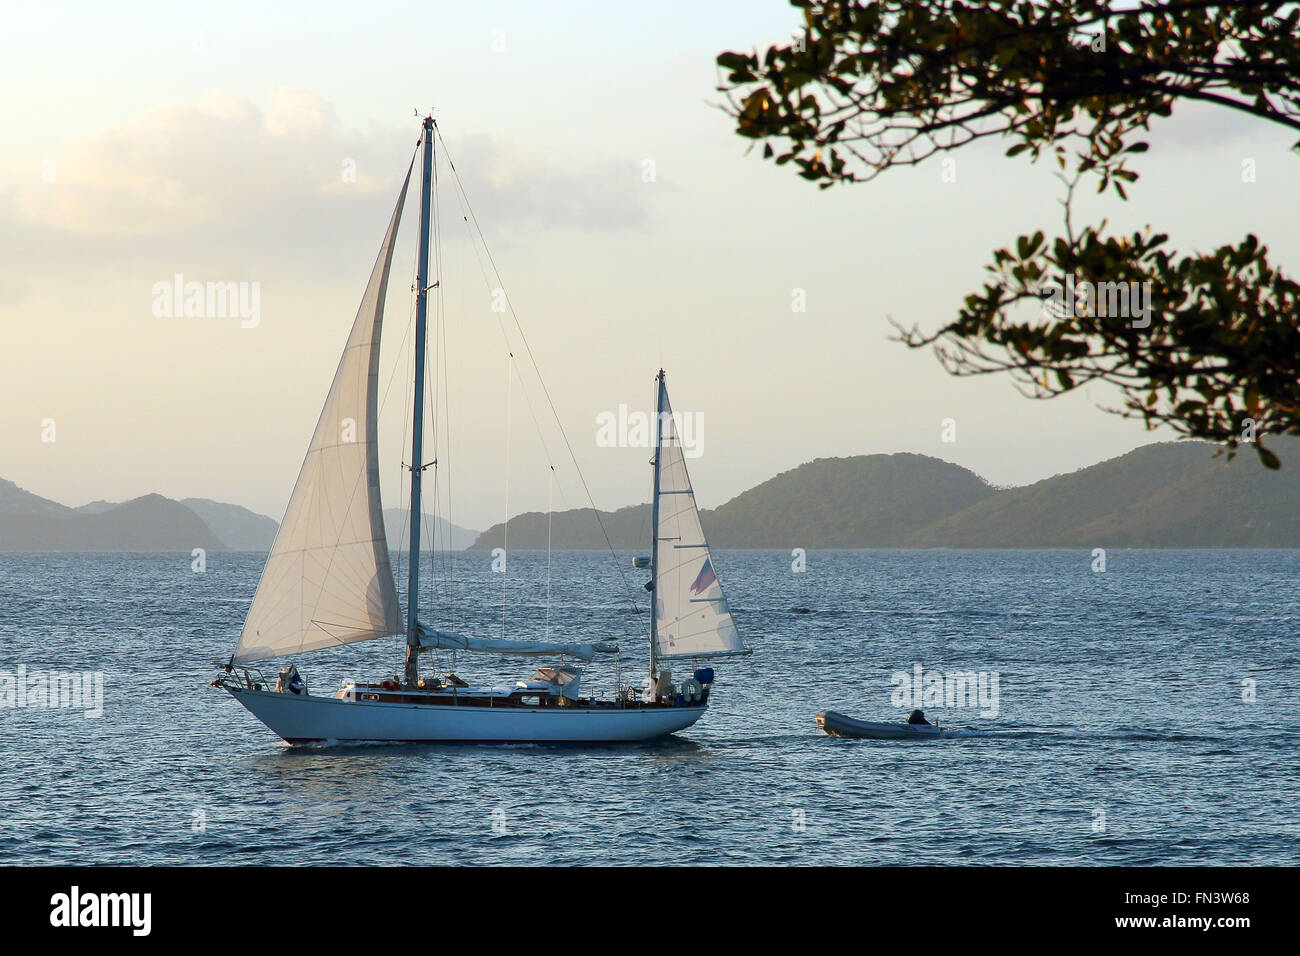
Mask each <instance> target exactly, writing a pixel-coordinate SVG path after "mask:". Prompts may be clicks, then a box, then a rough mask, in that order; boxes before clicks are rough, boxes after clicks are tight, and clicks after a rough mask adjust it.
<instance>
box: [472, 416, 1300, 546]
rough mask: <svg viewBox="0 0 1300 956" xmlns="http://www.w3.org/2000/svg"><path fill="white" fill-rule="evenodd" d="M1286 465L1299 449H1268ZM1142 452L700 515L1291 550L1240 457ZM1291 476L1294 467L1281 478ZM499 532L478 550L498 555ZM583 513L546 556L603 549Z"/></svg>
mask: <svg viewBox="0 0 1300 956" xmlns="http://www.w3.org/2000/svg"><path fill="white" fill-rule="evenodd" d="M1273 444H1274V445H1275V446H1276V448H1277V450H1278V452H1279V453H1280V454H1282V457H1283V460H1284V462H1295V461H1297V460H1298V459H1300V455H1298V454H1297V452H1300V440H1294V439H1288V440H1279V439H1274V440H1273ZM1214 451H1215V446H1214V445H1210V444H1207V443H1204V442H1168V443H1162V444H1153V445H1147V446H1144V447H1142V448H1138V449H1135V450H1134V451H1132V452H1129V453H1128V454H1126V455H1122V456H1120V457H1119V458H1114V459H1111V460H1109V461H1104V462H1101V463H1100V464H1096V465H1092V466H1090V467H1088V468H1084V469H1081V470H1079V471H1076V472H1072V473H1070V474H1065V475H1057V476H1055V477H1052V478H1047V479H1044V480H1043V481H1039V482H1036V483H1034V484H1032V485H1027V486H1025V487H1022V488H1005V489H999V488H994V487H993V486H991V485H989V484H988V483H987V482H985V481H984V480H983V479H982V478H980V477H979V476H978V475H975V474H974V473H973V472H971V471H968V470H967V469H965V468H962V467H960V466H957V465H953V464H951V463H949V462H945V461H941V460H939V459H937V458H931V457H928V456H925V455H912V454H897V455H861V456H857V457H854V458H819V459H817V460H816V461H812V462H809V463H807V464H805V465H800V466H799V467H798V468H795V469H792V470H791V471H787V472H783V473H782V474H780V475H777V476H776V477H775V478H772V479H769V480H768V481H765V482H763V484H761V485H758V486H757V487H755V488H751V489H750V490H749V491H746V492H744V493H742V494H740V495H738V496H736V497H735V498H732V499H731V500H730V501H728V502H727V503H726V504H724V505H722V506H721V507H719V508H717V509H714V510H713V511H705V512H703V514H702V515H701V522H702V523H703V525H704V530H705V533H706V534H707V535H708V536H709V541H710V543H711V544H713V545H714V546H715V547H718V548H796V547H802V548H1035V547H1038V548H1046V547H1099V546H1108V547H1146V548H1195V547H1222V548H1236V547H1242V548H1245V547H1253V548H1300V481H1297V479H1296V477H1295V476H1294V475H1293V474H1292V473H1291V471H1290V470H1289V469H1288V468H1287V467H1286V466H1285V465H1284V467H1283V470H1282V471H1279V472H1272V471H1268V470H1267V469H1265V468H1263V467H1262V466H1261V465H1260V464H1259V462H1258V460H1257V458H1256V456H1255V455H1254V454H1252V453H1251V452H1250V450H1249V449H1247V450H1245V451H1244V452H1243V453H1242V454H1241V455H1240V456H1239V457H1238V459H1237V460H1235V461H1233V462H1228V461H1227V460H1226V458H1224V457H1222V456H1220V457H1215V456H1214ZM1293 467H1294V466H1293ZM649 512H650V506H649V505H637V506H635V507H632V508H624V509H622V510H620V511H617V512H602V513H601V516H602V518H603V519H604V521H605V525H606V528H607V529H608V530H609V531H610V537H611V539H612V540H613V544H614V546H615V547H616V548H620V549H625V550H639V551H643V552H644V551H645V550H646V549H647V548H648V547H649ZM501 538H502V526H501V525H500V524H497V525H494V526H493V527H491V528H489V529H487V530H486V531H485V532H483V534H482V535H481V536H480V537H479V539H478V541H476V542H475V544H474V547H475V548H476V549H481V548H494V547H500V546H501ZM510 546H511V547H512V548H528V549H532V548H545V547H546V515H544V514H537V513H535V512H534V513H529V514H524V515H519V516H518V517H516V518H512V519H511V521H510ZM604 546H605V544H604V539H603V538H602V537H601V536H600V532H599V528H598V526H597V524H596V521H595V518H594V517H593V516H592V513H591V512H590V510H587V511H565V512H557V513H556V514H555V515H554V516H553V518H552V547H554V548H557V549H561V548H603V547H604Z"/></svg>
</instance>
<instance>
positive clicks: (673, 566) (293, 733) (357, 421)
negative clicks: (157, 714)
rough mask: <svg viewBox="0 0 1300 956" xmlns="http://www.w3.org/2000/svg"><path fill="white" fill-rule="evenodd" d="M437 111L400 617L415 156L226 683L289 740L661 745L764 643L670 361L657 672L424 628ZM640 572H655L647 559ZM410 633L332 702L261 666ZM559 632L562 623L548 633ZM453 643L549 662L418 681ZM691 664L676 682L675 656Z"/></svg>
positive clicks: (659, 402) (596, 642)
mask: <svg viewBox="0 0 1300 956" xmlns="http://www.w3.org/2000/svg"><path fill="white" fill-rule="evenodd" d="M435 129H436V123H435V122H434V120H433V117H432V116H425V117H424V118H423V122H422V136H421V141H420V145H419V146H418V147H417V155H420V156H421V159H422V175H421V198H420V235H419V252H418V258H417V263H416V284H415V287H414V290H413V291H414V294H415V345H414V349H415V373H414V374H415V380H414V417H413V428H412V435H411V448H410V455H411V457H410V463H411V464H410V465H409V466H408V468H409V472H410V510H411V515H412V520H411V522H410V551H409V555H410V558H411V560H410V561H409V565H410V568H409V576H408V581H407V595H408V601H407V608H406V613H405V615H403V613H402V608H401V606H400V602H399V599H398V595H397V589H396V585H395V582H394V577H393V568H392V563H391V561H390V558H389V549H388V542H387V540H386V538H385V533H384V522H383V508H382V504H381V501H380V482H379V475H380V471H379V452H378V441H377V431H378V391H379V389H378V383H379V351H380V342H381V338H382V331H383V320H384V301H385V297H386V294H387V287H388V277H389V270H390V266H391V264H392V258H393V248H394V244H395V241H396V237H397V233H398V227H399V224H400V222H401V216H402V208H403V206H404V204H405V201H406V194H407V189H408V187H409V185H410V181H411V174H412V171H413V169H414V166H415V159H414V157H413V158H412V161H411V165H410V166H409V167H408V169H407V172H406V177H405V179H404V180H403V183H402V188H401V191H400V193H399V195H398V200H397V206H396V208H395V210H394V211H393V214H392V217H391V219H390V220H389V223H388V228H387V230H386V231H385V233H384V239H383V243H382V244H381V245H380V249H379V255H378V257H377V259H376V261H375V264H374V267H373V269H372V271H371V275H370V280H369V282H368V283H367V285H366V289H365V294H364V295H363V296H362V299H361V306H360V308H359V310H358V312H357V316H356V319H355V321H354V323H353V326H352V330H351V333H350V334H349V336H348V340H347V344H346V345H345V347H344V349H343V355H342V358H341V359H340V361H339V366H338V370H337V371H336V372H335V375H334V380H333V382H332V384H331V385H330V389H329V393H328V395H327V397H326V399H325V405H324V408H323V409H322V411H321V416H320V419H319V421H318V422H317V425H316V430H315V432H314V433H313V435H312V439H311V443H310V445H309V446H308V449H307V455H306V458H305V459H304V461H303V464H302V468H301V470H300V471H299V474H298V479H297V482H296V483H295V485H294V488H293V492H292V494H291V496H290V499H289V504H288V507H287V508H286V510H285V514H284V520H283V521H282V523H281V525H280V530H279V533H278V534H277V536H276V539H275V543H274V544H273V545H272V548H271V551H270V553H269V555H268V556H267V560H266V566H265V568H264V569H263V571H262V577H261V580H260V582H259V583H258V587H257V592H256V594H255V596H254V599H253V604H252V607H251V608H250V610H249V613H248V617H247V619H246V620H245V622H244V626H243V630H242V631H241V633H240V636H239V641H238V643H237V645H236V647H235V651H234V653H233V654H232V655H231V658H230V660H229V661H228V662H226V663H225V664H224V665H218V666H219V667H220V671H221V672H220V673H219V675H218V676H217V678H216V679H215V680H213V681H212V684H213V686H216V687H220V688H222V689H224V690H226V691H227V692H228V693H229V694H230V695H231V696H232V697H233V698H234V699H235V700H237V701H238V702H239V703H240V704H242V705H243V706H244V707H245V708H247V710H248V711H249V712H250V713H251V714H252V715H253V716H254V717H256V718H257V719H258V720H260V721H261V722H262V723H263V724H265V725H266V726H267V727H268V728H270V729H271V730H272V731H273V732H274V733H275V734H277V735H278V736H280V737H281V738H283V739H284V740H285V741H287V742H288V743H290V744H306V743H320V742H326V743H328V742H334V741H340V742H344V741H375V742H422V741H476V742H604V741H640V740H650V739H653V738H656V737H662V736H665V735H667V734H672V733H674V732H676V731H679V730H683V729H685V728H687V727H690V726H691V725H692V724H694V723H695V722H696V721H697V720H699V719H700V718H701V717H703V716H704V714H705V712H706V711H707V709H708V706H709V699H710V696H711V693H712V690H713V686H714V676H715V675H714V670H713V667H712V666H704V665H705V664H709V665H711V664H712V663H714V659H715V658H726V657H734V656H739V655H744V654H748V653H750V650H749V649H748V648H746V647H745V646H744V644H743V642H742V641H741V638H740V635H739V633H738V631H737V628H736V625H735V622H734V621H733V619H732V616H731V611H730V609H729V608H728V606H727V600H726V597H725V596H724V595H723V592H722V584H721V582H720V580H719V579H718V574H717V571H716V569H715V568H714V565H713V557H712V555H711V554H710V552H709V546H708V542H707V541H706V540H705V537H704V530H703V528H702V527H701V524H700V517H699V510H698V507H697V505H696V502H695V493H694V490H693V488H692V486H691V481H690V477H689V475H688V474H687V471H686V459H685V455H684V451H683V448H682V442H681V437H680V429H679V428H678V427H677V422H676V420H675V419H674V417H673V413H672V406H671V404H670V403H669V399H668V392H667V386H666V381H665V375H664V373H663V370H662V369H661V370H660V371H659V374H658V375H657V376H656V378H655V389H656V411H657V415H656V425H655V452H654V457H653V460H652V464H653V468H654V479H653V495H654V498H653V505H652V521H651V525H652V528H651V535H652V541H651V554H650V562H649V564H650V577H651V579H650V581H649V582H648V583H647V585H646V587H647V590H649V591H650V592H651V595H652V601H651V604H652V611H651V613H650V615H649V632H650V633H649V663H650V667H649V681H648V683H647V686H646V687H644V688H637V687H634V686H632V685H620V686H619V687H618V689H617V692H616V693H615V694H614V695H613V697H612V699H603V698H597V697H595V696H584V694H583V677H584V673H585V670H584V667H583V666H580V665H577V664H574V663H572V662H574V661H580V662H582V665H585V664H587V663H590V662H591V661H592V660H593V659H594V658H596V657H597V656H598V655H615V654H618V653H619V647H618V645H617V644H615V643H612V642H610V641H608V640H600V639H593V640H591V641H590V642H586V643H563V642H555V641H550V640H541V641H537V640H506V639H504V636H503V637H502V638H488V637H477V636H473V635H468V634H461V633H457V632H451V631H446V630H442V629H439V628H436V627H430V626H427V625H426V624H425V623H424V621H423V620H422V619H421V615H420V607H419V605H420V600H419V595H420V570H421V569H420V561H419V560H418V556H419V555H420V553H421V552H420V530H421V528H420V526H421V521H420V520H419V517H418V516H420V515H421V514H422V513H423V512H422V508H421V478H422V474H423V472H424V470H425V469H426V468H427V467H429V466H428V465H421V464H420V463H421V462H423V461H424V460H425V457H424V448H423V439H424V434H423V432H424V414H423V412H424V385H425V377H426V368H425V366H426V360H425V351H426V334H427V317H428V297H429V292H430V291H431V290H432V289H434V288H437V286H438V283H439V282H440V281H441V278H438V279H436V280H435V281H434V282H432V283H431V282H430V281H429V246H430V202H431V200H430V193H431V178H432V159H433V150H434V132H435ZM637 566H642V565H641V564H638V565H637ZM402 635H404V636H405V639H406V644H405V664H404V667H403V672H402V673H401V674H397V675H393V676H392V677H388V678H384V679H382V680H379V681H375V682H370V683H366V682H358V681H351V680H345V681H342V682H341V683H340V685H339V688H338V690H337V692H335V693H334V694H332V695H330V696H323V695H316V694H312V693H310V691H309V688H308V684H307V681H306V680H305V679H304V677H303V676H302V674H300V673H299V671H298V668H297V666H296V664H293V663H289V664H287V665H286V666H284V668H283V669H282V670H281V671H280V672H279V675H278V677H277V680H276V682H275V684H274V686H272V685H271V684H270V683H269V682H268V681H267V680H266V679H265V677H263V676H262V674H261V673H260V672H259V671H258V670H256V668H254V667H253V666H252V665H255V664H256V663H258V662H260V661H265V660H269V659H273V658H284V657H293V656H296V655H299V654H303V653H307V652H310V651H315V650H320V649H323V648H330V647H336V646H340V645H343V644H351V643H355V642H359V641H370V640H378V639H381V638H393V637H400V636H402ZM548 636H549V635H548ZM435 649H444V650H450V651H453V652H469V653H482V654H493V655H510V656H521V657H525V658H534V659H550V660H552V661H554V662H555V663H550V664H546V665H544V666H542V667H540V668H538V669H537V671H536V672H535V674H533V675H532V676H531V677H530V678H529V679H524V680H518V681H515V682H514V683H513V684H512V685H508V686H502V687H495V686H474V685H472V684H470V683H469V682H467V681H465V680H464V679H462V678H461V677H459V676H457V675H455V674H453V673H447V674H444V675H441V676H427V677H421V675H420V657H421V654H423V653H426V652H429V651H432V650H435ZM678 662H682V663H683V665H685V666H690V665H691V664H696V665H701V666H695V667H694V668H693V670H692V671H691V674H690V676H689V677H686V678H685V679H683V680H681V682H680V683H675V682H674V681H673V673H672V668H673V667H674V666H675V665H676V664H677V663H678Z"/></svg>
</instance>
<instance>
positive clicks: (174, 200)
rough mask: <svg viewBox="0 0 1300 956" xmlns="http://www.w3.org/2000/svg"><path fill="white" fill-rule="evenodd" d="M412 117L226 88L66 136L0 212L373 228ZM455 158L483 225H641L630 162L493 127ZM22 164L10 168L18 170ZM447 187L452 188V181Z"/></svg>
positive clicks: (39, 234) (210, 234)
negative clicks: (576, 156)
mask: <svg viewBox="0 0 1300 956" xmlns="http://www.w3.org/2000/svg"><path fill="white" fill-rule="evenodd" d="M418 133H419V131H418V128H417V127H416V125H415V123H414V122H412V123H411V124H410V125H409V128H408V127H397V126H392V127H379V126H372V127H371V128H370V129H369V130H367V131H365V132H357V131H352V130H348V129H345V128H344V127H343V126H342V124H341V123H340V122H339V119H338V117H337V115H336V114H335V111H334V109H333V107H332V106H331V105H330V104H329V103H327V102H326V101H325V100H323V99H322V98H321V97H319V96H317V95H316V94H314V93H311V92H308V91H305V90H296V89H281V90H279V91H277V92H276V93H274V94H273V95H272V96H271V98H270V101H269V104H268V105H267V107H266V108H265V109H264V110H263V109H260V108H259V107H257V106H256V105H254V104H253V103H250V102H248V101H247V100H242V99H237V98H235V97H231V96H227V95H221V94H219V95H213V96H209V97H206V98H204V99H202V100H200V101H197V102H191V103H176V104H169V105H166V106H161V107H158V108H156V109H154V110H151V111H149V112H147V113H145V114H143V115H141V116H139V117H138V118H136V119H135V120H133V121H131V122H129V123H126V124H123V125H121V126H118V127H114V128H110V129H105V130H102V131H99V132H97V133H95V134H93V135H91V136H89V137H87V138H85V139H83V140H77V141H73V142H70V143H68V144H66V148H65V149H64V150H63V151H62V152H61V153H60V154H58V155H56V156H55V157H54V159H53V163H54V165H53V167H52V169H51V170H50V171H49V172H50V173H52V176H50V179H51V181H41V180H40V179H38V178H37V177H34V176H28V177H27V181H26V182H25V183H23V184H22V185H20V186H18V187H17V188H15V189H14V190H13V191H12V192H11V194H10V195H8V196H3V195H0V221H4V222H5V226H6V228H7V229H13V230H17V231H20V232H22V233H24V239H25V240H26V241H25V243H24V244H25V245H26V244H32V243H35V244H37V245H39V244H41V243H42V242H43V241H44V242H46V243H48V242H52V241H58V242H67V241H69V240H73V241H76V240H88V241H92V242H93V241H107V240H112V241H114V242H116V243H125V247H124V248H131V247H133V246H136V245H142V246H152V245H160V244H163V243H172V242H174V241H175V240H177V239H180V238H184V237H187V236H188V237H196V236H201V237H203V238H204V239H205V240H207V241H209V242H214V241H215V242H219V241H222V240H229V241H234V242H240V243H243V244H245V246H250V245H251V246H262V245H265V246H268V247H269V246H270V245H271V244H273V243H279V242H283V241H294V242H299V243H305V244H308V245H310V244H313V243H315V242H319V241H320V239H321V237H322V235H328V234H330V233H334V232H337V230H338V228H339V226H340V225H345V226H346V227H348V228H351V227H354V226H355V227H357V228H362V229H366V230H368V231H367V235H369V233H370V232H373V231H374V222H373V219H374V216H373V210H374V208H375V202H376V194H379V195H381V196H382V197H384V199H385V200H388V199H389V198H390V197H391V196H393V195H394V194H395V193H396V190H397V187H398V184H399V181H400V176H401V174H402V172H403V171H404V170H403V164H404V162H405V161H407V160H409V158H410V156H411V155H412V153H413V151H414V147H415V144H416V141H417V139H418ZM452 146H453V147H455V149H456V156H455V158H456V160H457V170H458V171H459V172H460V173H461V175H462V176H463V177H464V180H465V185H466V189H467V190H468V192H469V196H470V201H471V202H472V203H474V206H475V211H476V212H477V213H478V215H479V218H480V220H481V221H482V222H483V225H484V228H485V229H486V228H487V227H488V225H489V223H491V224H492V225H495V226H496V227H498V228H502V229H508V230H514V231H518V232H540V231H545V230H550V229H579V230H597V231H599V230H619V229H639V228H644V227H645V226H647V225H648V221H649V217H648V214H647V211H646V209H645V207H644V205H643V197H644V196H645V191H644V190H641V189H638V188H637V187H638V186H640V180H639V176H638V171H637V169H636V167H635V165H634V164H633V163H630V162H629V163H627V164H626V165H624V164H619V163H615V162H611V161H609V160H600V159H595V160H591V161H588V162H584V163H581V164H560V163H556V162H552V161H547V160H544V159H542V158H540V157H537V156H534V155H531V154H529V153H528V152H527V151H525V150H522V149H520V148H518V147H516V146H513V145H511V144H510V143H508V142H506V141H504V140H501V139H498V138H496V137H487V136H477V137H471V138H468V139H463V140H461V141H459V142H458V141H457V140H456V139H455V138H454V137H453V138H452ZM16 179H18V177H11V181H15V180H16ZM448 196H450V193H448Z"/></svg>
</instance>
